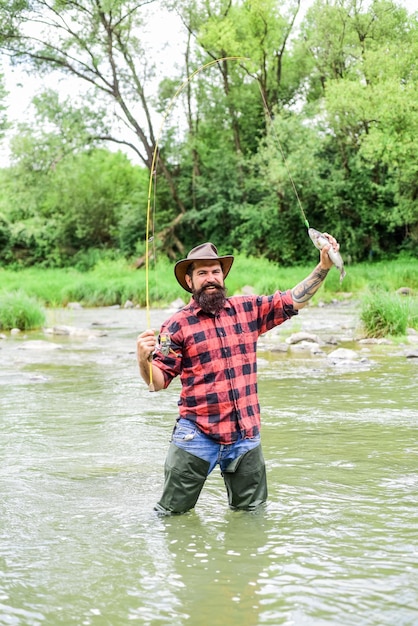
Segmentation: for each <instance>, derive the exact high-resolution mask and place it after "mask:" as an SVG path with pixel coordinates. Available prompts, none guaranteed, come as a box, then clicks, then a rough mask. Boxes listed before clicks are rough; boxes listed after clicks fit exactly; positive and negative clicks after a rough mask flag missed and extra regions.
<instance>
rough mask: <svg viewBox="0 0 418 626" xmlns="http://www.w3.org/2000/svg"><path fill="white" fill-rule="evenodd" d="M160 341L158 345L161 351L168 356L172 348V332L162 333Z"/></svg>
mask: <svg viewBox="0 0 418 626" xmlns="http://www.w3.org/2000/svg"><path fill="white" fill-rule="evenodd" d="M159 339H160V343H159V346H158V349H159V351H160V352H161V353H162V354H163V355H164V356H168V355H169V354H170V350H171V336H170V333H160V338H159Z"/></svg>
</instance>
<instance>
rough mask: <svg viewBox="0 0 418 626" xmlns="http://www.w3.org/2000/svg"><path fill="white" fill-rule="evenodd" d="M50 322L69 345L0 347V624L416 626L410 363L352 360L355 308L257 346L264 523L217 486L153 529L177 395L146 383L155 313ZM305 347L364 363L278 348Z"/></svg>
mask: <svg viewBox="0 0 418 626" xmlns="http://www.w3.org/2000/svg"><path fill="white" fill-rule="evenodd" d="M165 317H167V312H166V311H153V312H152V314H151V318H152V323H153V325H155V327H156V328H157V327H158V326H159V323H160V322H161V321H162V320H163V319H164V318H165ZM49 318H50V319H49V321H48V323H49V325H50V326H51V327H52V326H62V325H66V326H70V327H71V328H72V329H73V330H72V331H71V334H69V335H56V334H53V335H49V334H43V333H33V334H29V335H27V336H22V335H16V336H11V335H7V336H6V337H5V338H3V339H2V340H0V462H1V476H0V489H1V503H0V624H4V625H6V624H7V625H13V626H17V625H19V626H35V625H36V626H38V625H44V626H56V625H59V624H64V625H68V626H69V625H72V624H74V625H95V626H105V625H109V626H125V625H126V624H128V623H137V624H141V625H153V626H154V625H155V626H159V625H172V626H183V625H190V626H207V625H208V624H211V625H215V626H216V625H219V626H238V625H239V626H258V625H260V626H261V625H264V624H266V625H267V624H269V625H272V626H279V625H286V626H290V625H295V626H305V625H315V626H317V625H318V626H320V625H334V624H335V625H338V626H342V625H353V626H354V625H355V626H361V625H367V626H384V625H388V626H407V625H408V626H411V625H416V624H418V507H417V505H418V471H417V465H418V463H417V462H418V449H417V428H418V378H417V373H418V359H408V358H406V356H405V347H403V346H396V345H393V344H392V345H376V346H374V345H372V346H369V345H365V346H364V345H363V346H359V345H358V344H354V343H352V342H351V339H352V338H353V335H354V332H355V327H356V324H357V322H356V312H355V308H354V307H352V306H348V305H347V306H340V307H324V308H322V309H319V308H316V309H315V308H312V309H311V308H310V309H307V310H304V311H302V312H301V314H300V316H299V317H298V318H294V319H293V320H292V321H291V322H289V323H288V324H287V325H286V324H285V325H283V326H282V327H280V328H279V329H276V330H275V331H271V333H269V334H268V335H266V336H265V337H262V338H261V339H260V350H259V392H260V401H261V405H262V409H263V411H262V413H263V430H262V437H263V449H264V456H265V458H266V463H267V474H268V482H269V501H268V504H267V506H266V508H265V509H264V510H262V511H259V512H258V513H256V514H249V513H237V512H232V511H229V509H228V507H227V502H226V494H225V489H224V486H223V482H222V478H221V476H220V474H219V471H218V470H215V472H214V473H213V474H212V475H211V476H210V477H209V479H208V481H207V483H206V485H205V487H204V489H203V491H202V494H201V497H200V499H199V502H198V504H197V506H196V509H195V510H194V511H193V512H191V513H189V514H187V515H183V516H178V517H171V518H159V517H157V516H155V514H154V513H153V510H152V508H153V506H154V504H155V502H156V500H157V499H158V497H159V495H160V493H161V488H162V480H163V464H164V459H165V454H166V451H167V446H168V442H169V438H170V433H171V430H172V427H173V424H174V420H175V416H176V401H177V395H178V391H179V388H178V386H177V382H174V383H173V385H172V387H171V388H169V389H168V390H166V391H164V392H160V393H155V394H154V393H150V392H149V391H148V389H147V388H146V387H145V385H144V384H143V383H142V381H140V380H139V377H138V374H137V365H136V361H135V337H136V334H137V333H138V332H139V331H141V330H143V329H144V328H145V327H146V317H145V313H144V312H143V311H141V310H123V309H120V310H115V309H96V310H80V311H69V310H59V311H51V312H50V313H49ZM74 329H77V330H76V332H75V331H74ZM301 330H307V331H309V332H311V333H312V332H313V333H318V334H320V335H321V336H322V337H327V338H328V339H329V338H330V337H331V336H333V337H337V338H339V341H341V340H342V341H343V342H345V343H342V344H341V343H340V344H339V345H340V347H341V346H343V347H348V348H353V347H355V348H356V350H357V351H359V353H360V355H361V358H359V359H357V360H354V361H347V360H342V361H338V362H336V361H333V360H332V359H331V358H330V357H329V356H327V355H328V354H329V353H330V352H331V351H332V350H335V349H336V347H337V346H336V345H333V346H331V345H326V346H324V347H323V348H322V353H319V354H312V352H311V350H309V348H307V347H306V346H303V344H302V347H301V345H300V344H299V345H296V346H295V347H294V348H292V349H291V350H289V351H288V352H287V353H284V352H280V351H276V350H275V347H276V344H277V342H282V341H284V339H285V337H286V336H288V335H289V334H290V332H297V331H301Z"/></svg>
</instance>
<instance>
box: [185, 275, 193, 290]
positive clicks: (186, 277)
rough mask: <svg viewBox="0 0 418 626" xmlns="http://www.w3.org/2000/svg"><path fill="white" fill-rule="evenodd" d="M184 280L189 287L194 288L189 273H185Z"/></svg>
mask: <svg viewBox="0 0 418 626" xmlns="http://www.w3.org/2000/svg"><path fill="white" fill-rule="evenodd" d="M184 280H185V281H186V283H187V286H188V288H189V289H191V288H192V279H191V278H190V276H189V275H188V274H186V275H185V277H184Z"/></svg>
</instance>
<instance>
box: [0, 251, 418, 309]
mask: <svg viewBox="0 0 418 626" xmlns="http://www.w3.org/2000/svg"><path fill="white" fill-rule="evenodd" d="M173 267H174V264H173V263H170V262H169V261H167V260H166V259H164V258H160V259H158V260H157V262H156V263H155V264H154V263H151V264H150V268H149V295H150V303H151V306H166V305H167V304H170V303H171V302H172V301H173V300H176V299H177V298H182V299H183V300H184V301H188V298H189V295H188V294H187V293H186V292H185V291H184V290H183V289H182V288H181V287H180V286H179V285H178V283H177V281H176V280H175V278H174V274H173ZM312 269H313V267H312V265H310V266H304V267H302V266H295V267H281V266H279V265H277V264H275V263H272V262H270V261H268V260H267V259H262V258H257V259H256V258H251V257H245V256H243V255H236V257H235V261H234V265H233V266H232V270H231V272H230V274H229V275H228V278H227V281H226V285H227V287H228V293H229V294H230V295H232V294H234V293H240V292H241V291H242V289H243V288H244V287H245V286H246V285H249V286H251V287H252V288H253V290H254V292H255V293H260V294H267V293H273V291H275V290H276V289H281V290H285V289H288V288H291V287H294V286H295V285H296V284H297V283H298V282H300V281H301V280H303V279H304V278H305V277H306V276H307V275H308V274H309V273H310V272H311V271H312ZM346 269H347V276H346V277H345V278H344V281H343V282H342V283H341V284H340V281H339V272H338V271H337V270H336V269H335V268H332V269H331V271H330V272H329V274H328V276H327V279H326V281H325V283H324V285H323V286H322V287H321V289H320V290H319V292H318V293H317V294H316V296H315V297H314V300H313V302H314V304H315V303H317V302H318V301H319V300H322V301H324V302H330V301H332V300H334V299H341V298H343V297H346V295H344V294H346V293H347V292H349V293H351V294H352V297H353V298H359V297H361V296H362V295H363V294H366V293H367V292H368V291H369V289H376V288H379V289H382V290H385V291H387V292H388V293H390V292H395V291H396V290H397V289H399V288H400V287H409V288H410V289H412V290H413V291H415V292H418V259H411V260H408V261H387V262H379V263H364V264H358V265H352V266H351V265H350V266H348V267H347V268H346ZM0 288H1V290H2V291H3V292H10V291H16V290H18V289H22V290H23V291H24V292H25V293H26V294H27V295H28V296H33V297H35V298H37V299H38V300H39V301H40V302H41V303H43V304H44V305H45V306H49V307H59V306H66V305H67V304H68V303H69V302H71V301H77V302H80V303H81V304H82V305H83V306H109V305H115V304H119V305H123V304H124V303H125V302H126V300H131V301H132V302H133V303H134V304H135V305H139V306H144V305H145V303H146V275H145V270H144V269H140V270H136V269H134V268H133V267H132V266H131V265H130V264H129V263H128V262H126V261H125V260H122V259H120V260H106V261H99V262H98V263H97V264H96V265H95V266H94V267H93V268H92V269H90V270H88V271H85V272H82V271H80V270H76V269H68V268H66V269H42V268H36V267H34V268H28V269H23V270H19V271H12V270H9V269H6V268H3V269H0Z"/></svg>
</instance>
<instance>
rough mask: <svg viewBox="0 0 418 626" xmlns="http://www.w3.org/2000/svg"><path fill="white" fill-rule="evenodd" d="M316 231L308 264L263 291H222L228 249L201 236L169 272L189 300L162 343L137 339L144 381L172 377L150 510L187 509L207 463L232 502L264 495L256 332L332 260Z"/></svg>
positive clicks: (304, 295) (283, 315)
mask: <svg viewBox="0 0 418 626" xmlns="http://www.w3.org/2000/svg"><path fill="white" fill-rule="evenodd" d="M324 236H326V238H327V239H328V241H329V245H326V246H324V247H323V248H322V250H321V251H320V262H319V263H318V265H317V266H316V268H315V269H314V270H313V272H312V273H311V274H310V275H309V276H308V277H307V278H306V279H305V280H303V281H302V282H301V283H299V284H298V285H296V287H294V288H293V289H289V290H287V291H284V292H282V291H276V292H275V293H274V294H272V295H268V296H256V295H254V296H253V295H248V296H247V295H245V296H231V297H227V294H226V289H225V283H224V281H225V278H226V277H227V275H228V273H229V271H230V269H231V266H232V263H233V261H234V257H233V256H232V255H226V256H219V255H218V251H217V249H216V247H215V246H214V245H213V244H212V243H210V242H207V243H203V244H201V245H199V246H197V247H195V248H193V249H192V250H191V251H190V252H189V254H188V255H187V258H186V259H182V260H181V261H178V262H177V263H176V265H175V267H174V274H175V277H176V279H177V281H178V282H179V283H180V285H181V286H182V287H183V289H185V290H186V291H188V292H189V293H191V294H192V297H191V300H190V302H189V304H187V305H186V306H185V307H184V308H182V309H181V310H179V311H178V312H176V313H175V314H174V315H172V316H171V317H170V318H169V319H168V320H167V321H166V322H164V324H163V325H162V327H161V329H160V335H159V336H160V338H163V337H164V342H163V341H160V343H159V344H158V343H157V338H156V336H155V333H154V331H153V330H146V331H144V332H143V333H141V334H140V335H139V336H138V338H137V358H138V364H139V369H140V374H141V376H142V378H143V379H144V381H145V382H146V383H147V384H148V385H150V383H151V382H152V390H154V391H159V390H161V389H165V388H167V387H168V385H169V384H170V383H171V381H172V380H173V379H174V378H175V377H176V376H180V381H181V392H180V399H179V402H178V410H179V412H178V416H177V417H176V423H175V426H174V430H173V435H172V440H171V442H170V447H169V449H168V453H167V458H166V462H165V469H164V471H165V482H164V487H163V493H162V496H161V498H160V500H159V501H158V503H157V504H156V506H155V510H156V511H157V513H159V514H161V515H171V514H179V513H185V512H186V511H189V510H190V509H192V508H194V506H195V505H196V503H197V500H198V498H199V495H200V492H201V490H202V487H203V485H204V483H205V481H206V479H207V477H208V476H209V474H210V473H211V472H212V471H213V469H214V468H215V467H216V465H219V467H220V471H221V474H222V476H223V479H224V483H225V487H226V492H227V496H228V504H229V506H230V508H231V509H234V510H249V511H252V510H254V509H256V508H257V507H259V506H260V505H263V504H264V503H265V502H266V500H267V480H266V468H265V462H264V458H263V453H262V448H261V439H260V428H261V420H260V405H259V402H258V395H257V354H256V351H257V340H258V337H259V336H260V335H262V334H264V333H266V332H267V331H269V330H271V329H272V328H274V327H275V326H278V325H279V324H282V323H283V322H285V321H286V320H287V319H289V318H290V317H292V316H293V315H297V313H298V311H299V310H300V309H301V308H303V307H304V306H305V305H306V304H307V302H308V301H309V300H310V298H311V297H312V296H313V295H314V294H315V293H316V292H317V291H318V289H319V287H320V286H321V285H322V283H323V281H324V280H325V277H326V275H327V273H328V271H329V269H330V268H331V267H332V261H331V260H330V258H329V256H328V251H329V250H330V249H331V248H333V249H334V250H336V251H338V249H339V245H338V243H337V241H336V240H335V239H334V238H333V237H332V236H331V235H328V234H327V233H324ZM167 338H168V342H167ZM163 344H164V347H161V348H160V349H157V347H158V346H162V345H163ZM150 370H151V371H150Z"/></svg>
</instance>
